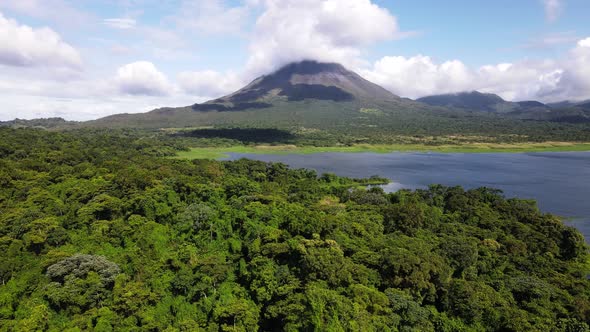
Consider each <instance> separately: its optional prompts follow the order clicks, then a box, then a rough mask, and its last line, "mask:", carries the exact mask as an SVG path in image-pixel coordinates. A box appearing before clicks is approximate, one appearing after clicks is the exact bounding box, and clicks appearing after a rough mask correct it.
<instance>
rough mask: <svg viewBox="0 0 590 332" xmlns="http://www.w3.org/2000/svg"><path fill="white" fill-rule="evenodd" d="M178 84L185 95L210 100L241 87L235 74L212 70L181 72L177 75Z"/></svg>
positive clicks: (240, 81)
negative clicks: (208, 98) (188, 94)
mask: <svg viewBox="0 0 590 332" xmlns="http://www.w3.org/2000/svg"><path fill="white" fill-rule="evenodd" d="M178 84H179V85H180V87H181V88H182V89H183V90H184V91H185V92H187V93H190V94H193V95H197V96H202V97H211V98H215V97H220V96H223V95H225V94H228V93H231V92H233V91H236V90H238V89H239V88H241V87H242V86H243V82H242V80H241V79H240V78H239V76H238V75H236V74H235V73H233V72H227V73H220V72H217V71H213V70H204V71H194V72H182V73H180V74H179V75H178Z"/></svg>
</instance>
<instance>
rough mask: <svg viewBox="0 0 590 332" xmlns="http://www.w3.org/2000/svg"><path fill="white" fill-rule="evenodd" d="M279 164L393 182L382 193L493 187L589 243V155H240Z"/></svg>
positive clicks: (579, 153) (234, 155)
mask: <svg viewBox="0 0 590 332" xmlns="http://www.w3.org/2000/svg"><path fill="white" fill-rule="evenodd" d="M240 158H249V159H255V160H262V161H267V162H269V161H272V162H282V163H285V164H287V165H289V166H290V167H292V168H309V169H314V170H316V171H317V172H318V173H320V174H321V173H326V172H330V173H335V174H337V175H340V176H346V177H353V178H364V177H369V176H371V175H379V176H382V177H386V178H389V179H391V180H392V181H393V182H392V183H391V184H389V185H387V186H384V189H385V190H387V191H396V190H398V189H400V188H408V189H416V188H426V187H427V186H428V185H429V184H443V185H447V186H456V185H459V186H463V187H465V188H477V187H492V188H497V189H501V190H503V191H504V194H505V195H506V196H507V197H520V198H532V199H535V200H537V202H538V204H539V208H540V209H541V210H542V211H545V212H550V213H553V214H556V215H559V216H563V217H566V218H568V221H567V222H568V224H570V225H572V226H575V227H577V228H578V229H579V230H580V231H581V232H582V234H584V237H585V238H586V242H587V243H590V201H589V198H590V152H543V153H388V154H378V153H318V154H308V155H304V154H240V153H232V154H230V156H229V158H227V159H226V160H235V159H240Z"/></svg>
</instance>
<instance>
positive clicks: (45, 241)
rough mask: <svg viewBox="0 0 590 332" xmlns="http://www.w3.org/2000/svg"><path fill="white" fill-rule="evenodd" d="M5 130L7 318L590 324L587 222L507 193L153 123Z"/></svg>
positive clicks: (282, 324) (3, 297)
mask: <svg viewBox="0 0 590 332" xmlns="http://www.w3.org/2000/svg"><path fill="white" fill-rule="evenodd" d="M357 113H358V112H357ZM0 142H2V143H1V144H2V146H1V147H0V154H1V155H2V157H1V159H0V183H1V184H2V186H1V187H0V188H1V189H0V211H2V213H0V250H1V251H2V253H3V254H2V258H1V259H0V331H43V330H50V331H85V330H94V331H257V330H260V331H270V330H285V331H300V330H303V331H588V330H589V327H588V323H589V322H590V281H589V280H588V279H587V277H586V276H587V274H588V272H589V271H588V259H589V258H590V257H589V256H588V253H587V247H586V245H585V243H584V240H583V238H582V236H581V235H580V233H579V232H578V231H577V230H575V229H573V228H570V227H567V226H565V225H564V224H563V223H562V222H561V221H560V220H559V219H557V218H556V217H554V216H551V215H545V214H542V213H541V212H539V210H538V209H537V207H536V204H535V203H534V202H531V201H527V200H520V199H505V198H504V197H503V196H502V195H501V193H500V192H499V191H497V190H493V189H489V188H480V189H474V190H469V191H465V190H463V189H462V188H459V187H453V188H449V187H443V186H432V187H430V188H429V189H428V190H416V191H408V190H402V191H399V192H397V193H389V194H388V193H384V192H383V190H380V189H379V188H370V189H359V187H362V185H363V184H369V183H374V182H375V181H382V180H383V179H376V178H374V179H368V180H354V179H347V178H341V177H338V176H335V175H333V174H326V175H323V176H321V177H318V176H317V174H316V173H315V172H313V171H308V170H291V169H289V168H288V167H286V166H285V165H282V164H267V163H263V162H257V161H250V160H239V161H234V162H217V161H203V160H201V161H187V160H174V159H169V158H162V157H163V156H167V155H170V154H171V153H173V151H177V150H178V149H181V148H183V146H184V145H183V143H179V142H178V141H167V140H166V139H164V140H162V141H158V140H155V139H151V138H150V137H144V136H141V135H138V133H137V132H130V133H124V132H119V133H104V132H96V131H72V132H62V133H58V132H47V131H41V130H31V129H9V128H4V129H0ZM171 151H172V152H171Z"/></svg>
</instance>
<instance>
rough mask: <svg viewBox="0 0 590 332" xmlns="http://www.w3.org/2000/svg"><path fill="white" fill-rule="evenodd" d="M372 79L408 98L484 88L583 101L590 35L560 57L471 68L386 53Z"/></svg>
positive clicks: (588, 80) (589, 72)
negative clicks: (387, 54) (386, 55)
mask: <svg viewBox="0 0 590 332" xmlns="http://www.w3.org/2000/svg"><path fill="white" fill-rule="evenodd" d="M359 72H360V73H361V74H362V75H363V76H364V77H366V78H367V79H369V80H371V81H373V82H375V83H377V84H380V85H382V86H383V87H385V88H387V89H389V90H390V91H392V92H393V93H396V94H398V95H401V96H404V97H410V98H418V97H423V96H427V95H434V94H443V93H452V92H461V91H471V90H479V91H483V92H490V93H496V94H498V95H500V96H501V97H503V98H505V99H507V100H530V99H533V100H541V101H545V102H552V101H561V100H583V99H589V98H590V38H587V39H583V40H580V41H578V42H577V46H576V47H575V48H574V49H572V50H571V51H570V52H569V53H568V54H566V55H565V56H563V57H562V58H559V59H548V60H522V61H517V62H514V63H501V64H495V65H485V66H481V67H480V68H469V67H468V66H466V65H465V64H464V63H462V62H461V61H459V60H453V61H446V62H442V63H438V62H436V61H435V60H433V59H432V58H430V57H428V56H422V55H418V56H414V57H409V58H406V57H392V56H388V57H384V58H382V59H380V60H378V61H376V62H375V63H374V64H373V66H372V67H371V68H369V69H359Z"/></svg>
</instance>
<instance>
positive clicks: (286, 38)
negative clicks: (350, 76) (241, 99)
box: [247, 0, 399, 75]
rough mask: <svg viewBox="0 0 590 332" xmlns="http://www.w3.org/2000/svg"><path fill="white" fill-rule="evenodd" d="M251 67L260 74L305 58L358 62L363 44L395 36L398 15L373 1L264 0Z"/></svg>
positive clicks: (249, 61)
mask: <svg viewBox="0 0 590 332" xmlns="http://www.w3.org/2000/svg"><path fill="white" fill-rule="evenodd" d="M253 3H258V4H262V5H263V8H264V11H263V13H262V14H261V15H260V17H259V18H258V20H257V22H256V26H255V31H254V37H253V39H252V41H251V43H250V58H249V60H248V65H247V70H248V71H249V72H250V73H251V74H252V75H255V74H261V73H264V72H267V71H269V70H271V69H274V68H276V67H278V66H281V65H284V64H286V63H288V62H292V61H298V60H303V59H315V60H320V61H330V62H340V63H343V64H345V65H353V64H359V63H362V62H363V61H362V60H361V55H362V53H363V48H364V47H366V46H367V45H369V44H372V43H374V42H378V41H382V40H388V39H393V38H395V37H396V34H398V33H399V29H398V25H397V21H396V18H395V17H394V16H393V15H391V13H389V11H388V10H387V9H384V8H381V7H379V6H377V5H375V4H373V3H372V2H371V1H370V0H266V1H262V0H259V1H253Z"/></svg>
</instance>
